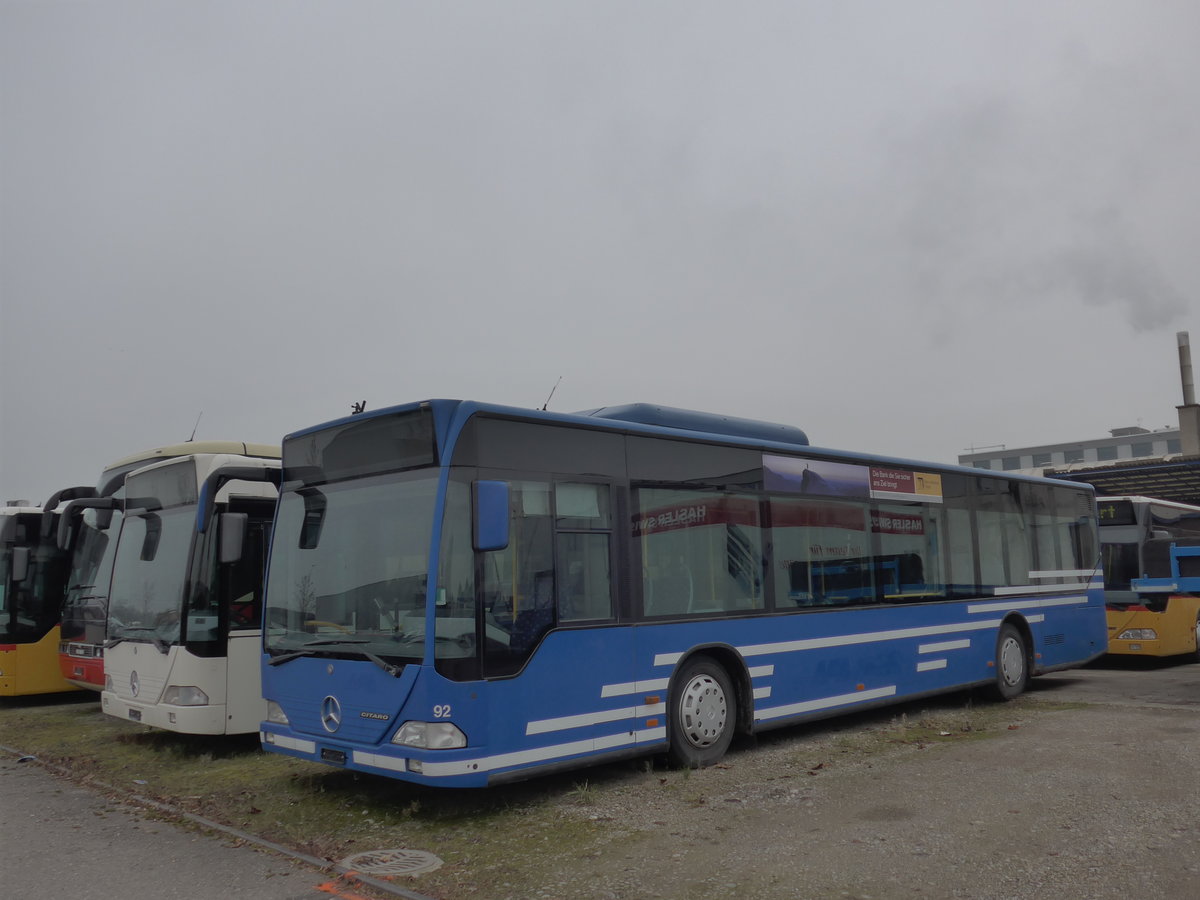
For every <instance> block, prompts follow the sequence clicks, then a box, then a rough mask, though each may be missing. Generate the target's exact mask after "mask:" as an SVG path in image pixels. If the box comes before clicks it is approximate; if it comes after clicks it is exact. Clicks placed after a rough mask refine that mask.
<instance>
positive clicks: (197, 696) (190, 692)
mask: <svg viewBox="0 0 1200 900" xmlns="http://www.w3.org/2000/svg"><path fill="white" fill-rule="evenodd" d="M162 702H163V703H166V704H168V705H170V706H208V694H206V693H204V691H202V690H200V688H198V687H190V686H187V687H181V686H180V685H177V684H173V685H171V686H170V687H169V688H167V689H166V690H165V691H163V696H162Z"/></svg>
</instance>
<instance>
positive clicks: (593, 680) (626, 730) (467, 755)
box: [263, 581, 1107, 787]
mask: <svg viewBox="0 0 1200 900" xmlns="http://www.w3.org/2000/svg"><path fill="white" fill-rule="evenodd" d="M1006 619H1010V620H1014V621H1018V622H1022V623H1024V624H1025V625H1027V627H1028V629H1029V631H1030V634H1031V637H1032V652H1033V654H1034V668H1035V671H1041V670H1049V669H1054V668H1057V667H1060V666H1067V665H1075V664H1078V663H1079V662H1080V660H1086V659H1090V658H1093V657H1095V656H1097V655H1099V654H1100V653H1102V652H1104V648H1105V647H1106V645H1107V626H1106V622H1105V614H1104V604H1103V599H1102V591H1101V589H1100V587H1099V582H1098V581H1097V582H1094V583H1093V585H1092V588H1091V589H1090V590H1089V591H1088V593H1087V594H1084V593H1079V592H1074V593H1067V592H1064V593H1061V594H1059V593H1045V594H1040V595H1032V596H1029V595H1026V596H1016V597H1012V598H999V597H995V598H981V599H980V600H978V601H970V602H940V603H929V604H918V605H909V606H888V607H871V608H863V609H846V610H839V611H837V612H832V613H830V612H813V613H798V614H791V615H779V616H771V617H759V618H741V619H733V620H722V621H715V620H714V621H707V622H704V621H696V622H686V623H669V624H668V623H664V624H661V625H655V624H640V625H629V626H609V627H602V628H595V629H582V630H562V631H555V632H551V633H550V634H548V635H547V636H546V638H545V640H544V641H543V643H542V645H541V646H540V648H539V649H538V651H537V652H536V653H535V654H534V656H533V657H532V658H531V660H530V661H529V664H528V666H527V667H526V668H525V669H524V670H523V671H522V672H521V673H520V674H519V675H517V676H514V677H512V678H506V679H499V680H495V681H490V682H488V683H487V685H486V689H485V690H480V689H479V688H480V685H479V684H478V683H474V682H466V683H456V682H452V681H449V680H447V679H445V678H443V677H441V676H440V675H438V674H437V673H436V672H435V671H434V670H433V669H431V668H429V667H425V666H409V667H408V668H406V669H405V672H404V674H403V676H402V677H401V678H399V679H395V678H392V677H390V676H388V675H387V674H386V673H384V672H383V671H381V670H379V669H378V668H377V667H375V666H374V665H372V664H371V663H369V662H363V661H358V660H332V661H331V660H317V659H299V660H295V661H294V662H290V663H287V664H285V665H284V666H282V667H269V666H268V667H267V672H266V673H265V674H264V684H263V688H264V692H265V694H266V696H269V697H272V698H273V699H276V701H277V702H279V703H280V704H281V705H282V706H283V708H284V711H285V712H286V713H287V715H288V717H289V719H290V720H291V723H292V729H291V730H290V731H289V730H288V729H279V728H277V727H276V726H272V725H270V724H265V725H264V746H265V748H266V749H268V750H274V751H276V752H286V753H290V754H291V755H296V756H302V757H304V758H309V759H314V760H318V761H319V760H321V759H322V753H321V751H322V750H323V749H326V750H329V749H332V750H340V751H342V752H344V753H345V765H346V766H347V767H348V768H352V769H358V770H361V771H365V772H375V773H377V774H387V775H391V776H393V777H399V778H404V779H406V780H411V781H417V782H421V783H426V784H439V785H445V786H459V787H465V786H483V785H486V784H488V783H489V782H490V781H493V780H497V779H498V778H502V777H503V776H505V775H506V774H509V775H511V773H513V772H517V771H520V770H536V769H539V768H542V767H547V766H555V765H562V764H569V763H571V762H572V761H575V762H582V761H583V760H585V759H586V760H589V761H590V760H594V759H596V758H598V757H602V756H603V755H605V754H618V753H635V752H654V751H661V750H664V749H665V748H666V746H667V742H668V734H667V728H666V723H667V702H668V692H669V688H670V682H671V677H672V675H673V673H674V672H675V671H676V670H677V669H678V667H679V665H680V663H681V662H682V661H683V660H684V659H685V658H686V657H687V656H688V655H690V654H691V653H693V652H697V651H698V650H699V651H703V650H704V649H705V648H720V649H721V650H722V651H724V652H727V653H728V652H732V653H734V654H736V657H737V658H738V659H739V660H740V662H741V665H742V667H743V672H742V673H735V677H740V676H741V675H744V678H745V679H746V680H747V681H748V683H749V686H750V689H751V693H752V696H753V704H754V714H753V722H754V727H755V728H769V727H773V726H778V725H782V724H786V723H790V722H796V721H801V720H803V719H807V718H819V717H822V716H825V715H829V714H832V713H835V712H838V711H845V710H851V709H853V708H857V707H863V706H866V705H871V704H875V703H883V702H888V701H893V700H898V699H902V698H904V697H906V696H921V695H927V694H933V693H938V692H943V691H948V690H954V689H957V688H960V687H963V686H967V685H974V684H984V683H988V682H991V681H992V680H993V679H994V678H995V669H994V661H995V656H996V637H997V632H998V629H999V627H1000V624H1001V623H1002V622H1003V621H1005V620H1006ZM330 668H332V672H330V671H329V669H330ZM281 670H286V677H282V676H283V673H282V671H281ZM564 672H570V673H571V677H569V678H565V677H563V673H564ZM327 696H333V697H337V698H338V700H339V701H340V704H341V708H342V725H341V727H340V729H339V730H338V731H337V732H336V733H333V732H330V731H329V730H328V729H327V728H325V727H324V726H323V725H322V724H321V704H322V700H323V698H325V697H327ZM408 720H416V721H422V722H435V721H439V720H444V721H450V722H453V723H454V724H455V725H457V726H458V727H459V728H460V729H461V730H462V731H463V733H464V734H465V735H466V736H467V739H468V746H467V747H466V748H465V749H460V750H418V749H412V748H405V747H398V746H395V745H392V744H390V743H389V742H390V739H391V737H392V735H393V734H395V731H396V729H397V728H399V726H400V725H402V724H403V723H404V722H405V721H408ZM273 731H276V732H278V733H279V734H288V735H290V736H292V737H301V738H303V739H304V740H306V741H308V742H310V743H311V745H312V746H311V747H309V748H308V749H307V750H306V751H304V752H301V751H298V750H296V749H295V748H291V749H289V748H287V747H283V746H280V745H279V744H275V745H273V744H272V743H271V742H270V740H269V739H267V737H266V733H268V732H273ZM483 735H488V736H489V737H488V740H487V742H482V741H479V740H478V738H479V737H480V736H483ZM412 760H418V761H419V762H420V765H421V771H420V772H414V771H413V767H412V764H411V761H412ZM326 761H328V758H327V757H326Z"/></svg>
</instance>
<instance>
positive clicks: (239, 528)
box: [219, 512, 250, 563]
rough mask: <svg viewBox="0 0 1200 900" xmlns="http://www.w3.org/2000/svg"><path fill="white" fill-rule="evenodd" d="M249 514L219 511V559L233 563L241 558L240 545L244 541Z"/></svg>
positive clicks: (243, 543)
mask: <svg viewBox="0 0 1200 900" xmlns="http://www.w3.org/2000/svg"><path fill="white" fill-rule="evenodd" d="M249 521H250V516H249V515H248V514H246V513H230V512H227V513H221V524H220V535H221V547H220V557H219V558H220V561H221V562H222V563H235V562H238V561H239V560H240V559H241V558H242V547H243V546H244V545H245V543H246V525H247V523H248V522H249Z"/></svg>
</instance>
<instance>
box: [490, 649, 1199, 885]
mask: <svg viewBox="0 0 1200 900" xmlns="http://www.w3.org/2000/svg"><path fill="white" fill-rule="evenodd" d="M1131 674H1133V675H1136V673H1131ZM1050 699H1058V698H1050ZM1002 709H1004V708H1002ZM1008 709H1012V710H1013V711H1012V713H1011V714H1010V715H1011V717H1012V719H1011V722H1009V724H1007V725H1005V724H1001V725H1000V726H999V730H998V731H996V732H994V733H993V734H992V736H990V737H986V738H981V739H974V738H971V737H964V739H961V740H958V739H955V740H947V741H930V742H926V743H905V744H902V745H897V746H895V747H893V748H891V749H886V750H883V751H882V752H881V751H879V750H878V749H877V750H876V751H874V752H863V751H862V750H861V749H860V750H853V749H851V750H847V749H846V743H847V741H848V740H849V739H850V736H851V735H852V734H855V733H857V734H861V733H862V731H863V730H864V728H865V729H868V730H870V729H872V728H874V729H876V730H884V731H886V729H887V728H888V727H890V726H889V725H887V724H886V722H885V721H882V720H876V722H875V724H871V723H870V722H869V721H868V723H867V724H863V723H861V722H860V723H855V724H853V725H851V726H850V728H849V729H848V730H846V731H840V730H839V727H838V726H835V725H833V724H832V723H825V724H824V725H822V726H820V727H818V728H814V729H812V733H811V735H810V736H805V735H804V734H803V733H801V734H798V733H797V731H796V730H795V729H793V730H792V731H791V732H790V733H783V734H782V736H772V735H768V736H764V737H763V738H762V739H760V741H759V746H758V747H757V748H756V749H741V750H738V751H735V752H733V753H732V754H730V756H729V757H727V760H726V764H725V765H722V766H720V767H717V768H713V769H707V770H703V771H698V772H694V773H690V774H688V775H687V776H686V777H680V774H681V773H663V772H646V773H642V774H640V775H634V776H629V775H628V774H627V775H626V776H625V777H624V778H618V779H613V780H611V781H606V782H605V783H604V784H602V785H600V786H597V787H595V788H594V789H586V788H581V789H580V790H579V791H578V792H577V793H578V794H579V795H580V796H578V797H576V798H575V800H576V804H575V806H574V807H573V814H574V815H580V816H585V817H588V818H590V819H593V820H595V821H596V822H597V823H600V824H603V825H606V826H608V827H607V828H606V829H602V830H601V834H604V835H606V838H604V839H601V840H598V841H597V843H596V844H595V845H594V846H591V847H589V848H587V849H586V850H583V851H578V850H576V851H573V852H574V853H575V855H574V856H573V857H572V858H569V859H561V860H560V861H559V862H560V865H559V866H558V868H557V870H556V872H555V873H554V874H553V875H551V876H550V877H549V878H547V880H546V882H545V883H544V884H542V885H541V886H540V888H539V889H538V890H537V891H535V892H530V891H529V890H528V889H527V888H522V889H517V890H514V892H513V893H512V894H511V896H512V897H514V898H515V897H531V896H534V897H547V898H567V897H571V898H575V897H579V898H613V900H615V898H621V900H625V898H667V900H672V898H685V897H686V898H698V897H704V898H735V897H736V898H824V897H833V898H843V897H847V898H863V900H865V898H892V897H920V898H1006V900H1008V898H1026V897H1028V898H1035V897H1036V898H1046V897H1052V898H1056V900H1070V898H1108V897H1112V898H1127V897H1130V896H1137V897H1139V898H1143V900H1150V898H1177V897H1178V898H1185V897H1186V898H1191V897H1194V896H1197V894H1198V893H1200V823H1198V820H1197V815H1196V810H1197V809H1198V808H1200V785H1198V784H1197V779H1196V777H1195V773H1196V772H1197V769H1198V766H1197V762H1198V757H1200V712H1198V711H1197V710H1196V709H1187V708H1139V707H1132V706H1125V705H1107V704H1095V705H1089V706H1085V707H1080V708H1060V707H1056V706H1050V705H1046V704H1045V703H1044V701H1034V702H1033V703H1029V702H1025V703H1023V704H1021V705H1020V706H1019V707H1008ZM907 714H908V715H912V714H913V713H907ZM946 714H947V712H946V710H945V709H942V710H940V711H938V712H935V713H934V715H946ZM1000 715H1001V716H1003V715H1005V713H1003V712H1002V713H1001V714H1000ZM951 737H953V735H952V736H951ZM671 779H674V781H673V788H674V789H671V790H664V789H663V788H664V786H665V785H667V784H668V782H670V781H671ZM552 846H553V840H552V838H551V839H550V840H549V842H548V847H552ZM551 852H552V851H551ZM514 887H515V886H514Z"/></svg>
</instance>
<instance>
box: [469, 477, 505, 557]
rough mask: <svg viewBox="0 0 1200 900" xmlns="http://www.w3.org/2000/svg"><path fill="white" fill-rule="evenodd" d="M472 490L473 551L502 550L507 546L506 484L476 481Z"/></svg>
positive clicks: (503, 482) (502, 482)
mask: <svg viewBox="0 0 1200 900" xmlns="http://www.w3.org/2000/svg"><path fill="white" fill-rule="evenodd" d="M474 489H475V490H474V494H475V497H474V500H475V503H474V507H475V522H474V543H475V549H476V550H479V551H487V550H503V549H504V548H505V547H507V546H508V522H509V514H508V503H509V501H508V482H507V481H477V482H475V485H474Z"/></svg>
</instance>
